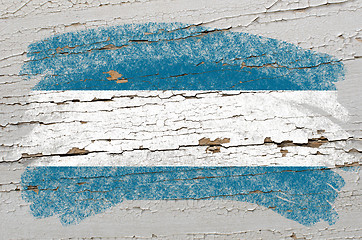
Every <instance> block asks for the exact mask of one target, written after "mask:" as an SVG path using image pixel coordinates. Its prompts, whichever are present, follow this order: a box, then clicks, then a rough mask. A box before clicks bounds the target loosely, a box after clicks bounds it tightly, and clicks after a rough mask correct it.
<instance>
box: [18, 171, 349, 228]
mask: <svg viewBox="0 0 362 240" xmlns="http://www.w3.org/2000/svg"><path fill="white" fill-rule="evenodd" d="M343 186H344V180H343V178H342V177H341V176H339V175H338V174H336V173H335V172H333V171H331V170H329V169H325V168H320V167H33V168H27V170H26V171H25V172H24V174H23V175H22V188H23V198H24V199H25V200H26V201H28V202H30V203H32V204H31V212H32V214H33V215H34V216H35V217H38V218H45V217H50V216H53V215H57V216H59V218H60V221H61V222H62V223H63V224H64V225H67V224H76V223H79V222H80V221H81V220H83V219H85V218H87V217H89V216H92V215H94V214H98V213H101V212H104V211H105V209H107V208H110V207H112V206H114V205H116V204H118V203H120V202H122V201H123V200H175V199H178V200H182V199H193V200H199V199H200V200H211V199H228V200H235V201H242V202H250V203H256V204H258V205H262V206H264V207H267V208H269V209H271V210H273V211H275V212H277V213H279V214H280V215H282V216H284V217H286V218H288V219H291V220H294V221H297V222H298V223H300V224H304V225H307V226H309V225H312V224H315V223H317V222H319V221H321V220H324V221H326V222H328V223H329V224H333V223H335V221H336V219H337V213H336V212H335V210H334V209H333V208H332V206H331V204H333V203H334V201H335V199H336V197H337V195H338V191H339V190H340V189H341V188H342V187H343Z"/></svg>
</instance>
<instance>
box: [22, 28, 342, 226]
mask: <svg viewBox="0 0 362 240" xmlns="http://www.w3.org/2000/svg"><path fill="white" fill-rule="evenodd" d="M28 56H29V57H30V60H29V61H28V62H26V63H25V64H24V65H23V67H22V70H21V73H20V74H22V75H23V76H24V78H39V79H40V81H39V82H38V84H37V85H36V86H35V87H34V89H33V90H34V91H33V93H32V96H33V98H34V101H35V102H38V103H39V105H38V107H37V108H35V109H31V110H29V111H28V114H32V115H34V118H37V119H39V121H42V122H45V123H46V122H47V121H50V120H51V122H52V123H56V124H42V125H39V126H38V127H37V128H35V129H34V130H33V133H32V134H31V136H29V139H30V140H29V142H32V143H34V146H36V149H37V151H39V150H41V151H42V157H41V158H39V159H38V160H37V161H34V162H33V163H32V164H31V166H29V167H28V168H27V170H26V171H25V172H24V174H23V175H22V187H23V189H24V190H28V191H23V198H24V199H26V200H27V201H28V202H31V203H32V204H31V212H32V214H33V215H34V216H35V217H38V218H45V217H49V216H53V215H56V216H59V219H60V221H61V222H62V223H63V224H64V225H68V224H78V223H80V222H81V221H82V220H83V219H85V218H87V217H89V216H92V215H95V214H98V213H101V212H103V211H105V210H106V209H107V208H110V207H112V206H114V205H116V204H119V203H120V202H122V201H123V200H184V199H192V200H204V199H205V200H212V199H214V200H223V199H227V200H235V201H240V202H250V203H256V204H258V205H261V206H264V207H266V208H269V209H270V210H271V211H275V212H277V213H278V214H280V215H282V216H284V217H286V218H288V219H291V220H294V221H296V222H298V223H300V224H304V225H312V224H315V223H317V222H319V221H322V220H323V221H326V222H328V223H329V224H333V223H335V221H336V219H337V213H336V212H335V210H334V209H333V203H334V201H335V199H336V197H337V196H338V191H339V190H340V189H341V188H342V187H343V186H344V180H343V178H342V177H341V176H339V175H338V174H337V173H335V172H334V171H332V170H331V169H329V168H328V167H329V166H335V164H336V162H338V161H339V160H341V159H336V154H334V155H333V151H334V150H333V149H331V148H328V144H329V140H333V139H330V138H331V136H333V134H331V133H335V132H336V131H340V133H341V134H342V135H343V134H345V133H344V132H343V129H341V128H340V127H339V126H338V125H336V124H334V122H333V121H331V120H330V119H328V118H326V117H325V115H326V114H324V115H323V114H320V113H318V112H316V111H314V108H315V107H318V109H320V110H321V111H322V112H324V113H328V114H330V115H333V116H334V117H336V118H339V119H343V117H345V116H346V115H347V113H346V110H345V109H344V108H343V107H342V106H341V105H340V104H339V103H338V102H337V96H336V91H335V90H336V88H335V85H334V83H335V82H337V81H340V80H342V79H343V77H344V66H343V64H342V63H341V62H340V61H338V60H337V59H335V58H334V57H332V56H329V55H327V54H322V53H317V52H313V51H310V50H305V49H302V48H300V47H298V46H295V45H293V44H290V43H286V42H283V41H279V40H275V39H270V38H265V37H261V36H257V35H252V34H247V33H239V32H232V31H229V30H219V29H209V28H205V27H202V26H198V25H189V24H183V23H146V24H131V25H122V26H115V27H107V28H97V29H90V30H86V31H80V32H71V33H65V34H60V35H55V36H52V37H49V38H47V39H44V40H42V41H39V42H36V43H33V44H31V45H30V46H29V52H28ZM328 114H327V115H328Z"/></svg>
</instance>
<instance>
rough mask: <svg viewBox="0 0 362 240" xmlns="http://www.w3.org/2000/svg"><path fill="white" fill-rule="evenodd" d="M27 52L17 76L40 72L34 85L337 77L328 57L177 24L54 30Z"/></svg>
mask: <svg viewBox="0 0 362 240" xmlns="http://www.w3.org/2000/svg"><path fill="white" fill-rule="evenodd" d="M28 56H29V57H30V58H31V59H30V61H28V62H27V63H25V64H24V65H23V67H22V70H21V72H20V74H21V75H23V76H24V77H25V78H31V77H34V76H37V75H40V76H41V80H40V82H39V83H38V84H37V85H36V86H35V87H34V89H35V90H334V89H336V88H335V85H334V83H335V82H337V81H340V80H342V79H343V78H344V66H343V63H342V62H340V61H338V60H337V59H336V58H334V57H332V56H330V55H327V54H323V53H317V52H314V51H311V50H305V49H302V48H300V47H298V46H296V45H293V44H290V43H287V42H283V41H279V40H276V39H271V38H265V37H261V36H257V35H252V34H247V33H239V32H231V31H229V30H218V29H209V28H205V27H201V26H193V25H188V24H183V23H146V24H133V25H122V26H114V27H107V28H97V29H91V30H86V31H80V32H71V33H65V34H60V35H55V36H52V37H49V38H47V39H45V40H42V41H39V42H36V43H33V44H31V45H30V46H29V50H28ZM110 71H114V73H116V75H113V77H112V75H111V74H109V72H110ZM117 80H118V83H117Z"/></svg>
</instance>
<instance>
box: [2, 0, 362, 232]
mask: <svg viewBox="0 0 362 240" xmlns="http://www.w3.org/2000/svg"><path fill="white" fill-rule="evenodd" d="M361 7H362V2H361V1H358V0H355V1H319V0H318V1H315V0H313V1H312V0H309V1H295V2H293V1H279V0H276V1H268V0H263V1H257V2H254V1H244V0H243V1H185V0H183V1H181V0H175V1H164V0H156V1H113V0H106V1H103V0H102V1H63V0H59V1H41V0H33V1H27V0H26V1H18V2H16V1H10V0H5V1H3V2H1V7H0V11H1V12H0V14H1V15H0V19H1V21H0V31H1V35H0V42H1V44H0V53H1V54H0V84H1V85H0V86H1V88H0V126H1V130H0V131H1V132H0V161H1V163H0V169H1V174H0V184H1V185H0V188H1V191H0V195H1V198H0V214H1V216H0V228H1V233H0V238H1V239H60V238H62V239H68V238H75V239H78V238H87V239H88V238H101V239H114V238H119V239H124V238H136V239H137V238H140V239H148V238H159V239H348V238H349V239H351V238H352V239H357V238H362V223H361V221H360V218H361V216H362V197H361V194H362V187H361V183H360V176H361V173H360V169H359V168H356V169H354V170H351V171H345V169H346V168H349V166H350V165H354V166H358V165H360V163H361V151H362V146H361V138H362V131H361V130H362V104H361V102H362V97H361V96H362V88H361V87H362V84H361V73H362V70H361V69H362V68H361V64H362V62H361V56H362V47H361V46H362V35H361V28H362V25H361V22H362V10H361ZM175 21H178V22H185V23H194V24H201V25H203V26H210V27H218V28H225V29H227V28H230V29H231V31H242V32H248V33H252V34H257V35H261V36H264V37H271V38H276V39H279V40H283V41H287V42H290V43H293V44H296V45H299V46H301V47H303V48H306V49H312V50H315V51H318V52H323V53H328V54H330V55H333V56H336V57H337V58H340V59H342V61H343V63H344V64H345V66H346V77H345V81H343V82H339V83H337V89H338V90H337V91H336V92H328V93H327V92H324V93H318V92H315V93H303V92H301V93H300V95H299V96H298V97H295V95H293V96H292V95H290V94H288V93H287V92H271V93H268V94H267V96H266V97H264V98H262V99H260V96H258V94H260V93H240V92H234V94H235V95H231V96H223V93H222V92H214V93H207V92H206V93H192V92H186V93H184V92H170V91H166V92H158V93H149V92H144V93H143V94H142V95H138V96H136V97H135V98H133V99H132V101H130V97H128V95H129V94H131V93H126V94H123V93H117V92H107V93H104V92H103V93H96V92H95V93H94V94H95V95H97V97H98V98H101V99H112V100H113V101H112V102H106V101H92V100H93V99H94V98H93V97H92V98H89V96H87V97H86V96H83V95H82V93H79V92H78V93H76V94H75V93H74V92H71V93H67V92H51V93H44V92H33V91H31V88H32V87H33V86H34V85H35V84H36V83H37V81H39V79H35V80H30V81H24V80H22V79H21V77H20V76H18V73H19V70H20V68H21V65H22V64H23V63H24V62H25V61H27V60H28V58H27V56H26V52H27V46H28V45H29V44H30V43H32V42H35V41H38V40H41V39H43V38H45V37H49V36H52V35H54V34H60V33H65V32H70V31H78V30H83V29H90V28H96V27H101V26H111V25H119V24H125V23H143V22H175ZM100 95H101V97H100ZM131 95H134V94H131ZM185 96H188V98H185ZM190 96H191V97H190ZM195 97H196V98H195ZM74 99H78V100H79V102H72V100H74ZM252 99H258V100H257V101H252ZM135 100H136V101H135ZM120 103H122V106H123V107H127V108H122V107H120ZM179 103H182V104H184V110H185V111H184V115H183V116H182V118H181V119H180V116H176V114H177V109H175V108H174V107H173V106H174V105H175V104H179ZM260 104H270V105H278V106H279V107H280V111H274V110H272V108H270V111H268V112H260V111H257V109H258V106H259V105H260ZM220 106H221V107H222V109H224V112H222V114H218V115H215V114H213V112H214V111H215V110H216V109H217V108H220ZM230 106H233V110H234V111H238V110H239V111H240V114H239V116H236V117H235V116H234V114H231V111H230V110H229V109H230V108H231V107H230ZM235 106H236V109H235V108H234V107H235ZM89 109H92V110H91V111H89ZM141 109H142V111H147V112H149V113H152V114H154V116H153V117H147V119H146V116H145V115H143V114H142V111H139V110H141ZM108 110H112V111H111V112H108ZM228 110H229V111H228ZM311 112H313V114H316V115H317V116H318V117H317V119H315V117H313V119H312V118H308V116H310V113H311ZM160 113H161V114H160ZM120 114H121V115H122V116H123V117H122V119H128V120H125V121H122V122H121V123H122V126H133V127H134V126H137V129H136V131H137V133H131V131H128V130H127V128H116V129H115V126H114V125H112V124H110V125H107V124H105V123H104V122H103V121H102V119H104V118H110V119H114V120H115V121H116V120H117V118H119V116H120ZM130 116H133V118H132V121H130V120H129V118H130ZM173 116H175V117H173ZM133 119H135V120H136V122H134V121H133ZM185 119H186V120H187V121H185ZM137 121H138V122H137ZM123 124H124V125H123ZM146 125H147V128H146ZM99 126H102V128H103V129H104V128H106V129H107V131H108V132H107V131H105V132H99V131H96V130H95V129H96V127H99ZM271 126H275V128H278V129H280V128H283V129H285V132H283V133H282V134H280V132H278V131H273V130H272V128H271ZM150 129H151V130H150ZM156 130H157V131H156ZM80 131H86V132H88V133H89V135H81V134H79V132H80ZM133 131H134V130H133ZM54 132H55V133H56V135H55V137H54V135H53V133H54ZM119 135H124V136H127V138H120V137H119ZM49 136H52V137H51V138H50V137H49ZM241 136H245V137H243V138H241ZM266 137H268V138H270V139H265V138H266ZM203 138H210V139H211V141H212V140H214V139H216V138H221V139H223V138H228V139H230V141H229V142H225V143H223V144H222V146H221V147H220V149H218V150H217V151H220V152H215V153H213V151H215V149H210V148H209V147H210V146H208V145H207V144H206V145H203V144H200V140H201V139H203ZM325 138H326V139H327V140H325ZM109 139H111V141H108V140H109ZM135 139H142V140H141V141H140V140H135ZM175 139H177V141H175ZM286 141H292V142H293V144H289V145H288V144H285V143H286ZM283 142H284V144H285V145H281V144H282V143H283ZM313 142H314V144H315V142H317V145H319V144H318V143H319V142H321V144H320V146H318V147H316V146H315V145H313ZM278 144H279V145H278ZM308 144H309V145H308ZM72 148H74V149H79V150H78V151H82V150H81V149H85V150H86V151H87V154H86V155H74V156H69V157H68V158H67V159H64V158H61V157H60V155H62V154H67V153H68V152H69V151H70V150H71V149H72ZM163 150H171V151H163ZM80 153H82V152H80ZM190 155H192V156H196V161H195V162H193V163H190V158H188V156H190ZM240 156H242V158H240ZM306 156H308V160H306ZM225 158H227V161H226V162H225V161H224V159H225ZM99 159H101V161H100V160H99ZM152 159H153V160H155V159H156V160H157V161H156V163H157V164H155V161H153V162H152V163H153V164H154V165H172V164H173V165H192V164H195V165H199V164H201V163H202V164H204V165H220V166H221V165H265V164H274V165H284V166H285V165H287V166H290V165H294V166H298V165H304V164H305V165H309V166H311V165H313V166H328V167H331V168H333V169H334V168H335V171H336V172H338V173H339V174H340V175H341V176H342V177H343V178H344V180H345V182H346V184H345V186H344V187H343V189H342V190H341V192H340V194H339V196H338V198H337V201H336V202H335V204H334V208H335V209H336V211H337V212H338V214H339V220H338V221H337V222H336V224H334V225H332V226H329V225H328V224H327V223H325V222H320V223H317V224H315V225H313V226H310V227H306V226H303V225H300V224H298V223H296V222H294V221H291V220H288V219H286V218H283V217H281V216H280V215H278V214H276V213H275V212H272V211H271V210H268V209H266V208H264V207H261V206H258V205H256V204H251V203H240V202H233V201H190V200H176V201H125V202H122V203H121V204H119V205H117V206H115V207H113V208H110V209H108V210H107V211H106V212H105V213H102V214H98V215H95V216H92V217H89V218H87V219H85V220H84V221H83V222H81V223H80V224H78V225H74V226H63V225H61V224H60V222H59V220H58V219H57V218H56V217H51V218H45V219H36V218H34V217H33V216H32V215H31V214H30V212H29V204H28V203H27V202H25V201H24V200H23V199H22V197H21V191H19V190H20V176H21V174H22V172H23V171H24V169H25V168H26V167H27V166H29V165H57V166H60V165H101V164H102V165H104V164H105V165H111V166H113V165H122V166H123V165H140V164H141V165H142V164H143V165H147V160H152ZM240 159H243V160H242V161H240ZM307 161H309V162H307Z"/></svg>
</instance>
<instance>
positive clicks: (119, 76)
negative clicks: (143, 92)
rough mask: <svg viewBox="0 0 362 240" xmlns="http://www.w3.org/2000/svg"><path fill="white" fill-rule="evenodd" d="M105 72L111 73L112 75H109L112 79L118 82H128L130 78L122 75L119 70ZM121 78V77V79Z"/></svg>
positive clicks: (109, 78)
mask: <svg viewBox="0 0 362 240" xmlns="http://www.w3.org/2000/svg"><path fill="white" fill-rule="evenodd" d="M103 73H104V74H109V75H110V77H107V79H108V80H110V81H114V80H115V81H116V82H117V83H127V82H128V80H127V79H125V78H123V77H122V74H120V73H118V72H117V71H114V70H110V71H108V72H103ZM119 78H121V79H119Z"/></svg>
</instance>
